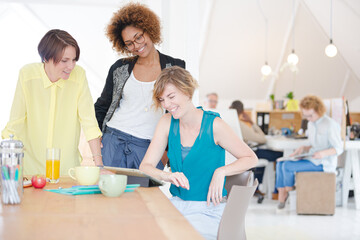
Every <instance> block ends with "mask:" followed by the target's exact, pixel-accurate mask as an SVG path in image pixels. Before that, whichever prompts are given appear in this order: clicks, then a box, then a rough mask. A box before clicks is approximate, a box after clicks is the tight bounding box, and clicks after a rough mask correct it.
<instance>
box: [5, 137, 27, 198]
mask: <svg viewBox="0 0 360 240" xmlns="http://www.w3.org/2000/svg"><path fill="white" fill-rule="evenodd" d="M23 157H24V152H23V144H22V142H21V141H18V140H14V139H12V136H10V139H6V140H3V141H2V142H1V144H0V172H1V202H2V204H20V203H21V200H22V197H23V192H24V190H23Z"/></svg>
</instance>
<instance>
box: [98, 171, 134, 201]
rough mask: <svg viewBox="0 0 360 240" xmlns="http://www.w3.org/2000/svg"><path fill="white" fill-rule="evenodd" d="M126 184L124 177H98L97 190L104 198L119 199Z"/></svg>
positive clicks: (114, 175) (106, 175) (115, 175)
mask: <svg viewBox="0 0 360 240" xmlns="http://www.w3.org/2000/svg"><path fill="white" fill-rule="evenodd" d="M126 184H127V176H126V175H118V174H112V175H108V174H103V175H100V180H99V188H100V191H101V193H102V194H103V195H105V196H106V197H119V196H120V195H121V194H122V193H123V192H124V191H125V188H126Z"/></svg>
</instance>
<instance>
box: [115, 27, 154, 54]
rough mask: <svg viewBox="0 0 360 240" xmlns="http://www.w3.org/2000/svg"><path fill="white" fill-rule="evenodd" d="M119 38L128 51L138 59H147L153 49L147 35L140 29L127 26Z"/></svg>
mask: <svg viewBox="0 0 360 240" xmlns="http://www.w3.org/2000/svg"><path fill="white" fill-rule="evenodd" d="M121 36H122V38H123V41H124V43H125V46H126V47H127V49H128V51H130V52H131V53H132V54H134V55H137V56H139V57H147V56H148V55H149V53H150V52H151V51H152V50H153V48H154V44H153V42H152V41H151V39H150V37H149V35H148V34H147V33H146V32H144V31H143V30H142V29H140V28H136V27H133V26H127V27H126V28H124V30H122V32H121Z"/></svg>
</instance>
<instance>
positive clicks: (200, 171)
mask: <svg viewBox="0 0 360 240" xmlns="http://www.w3.org/2000/svg"><path fill="white" fill-rule="evenodd" d="M201 110H202V108H201ZM219 116H220V115H219V114H218V113H215V112H211V111H203V117H202V121H201V127H200V132H199V135H198V136H197V138H196V140H195V142H194V145H193V146H192V147H191V150H190V152H189V153H188V154H187V156H186V157H185V159H184V161H183V160H182V152H181V140H180V125H179V119H174V118H173V117H171V125H170V130H169V142H168V146H169V148H168V154H167V155H168V157H169V159H170V167H171V171H172V172H182V173H184V175H185V176H186V177H187V179H188V180H189V184H190V190H187V189H185V188H182V187H176V186H175V185H174V184H171V186H170V192H171V194H172V195H173V196H177V197H179V198H181V199H182V200H190V201H206V200H207V194H208V191H209V186H210V182H211V179H212V176H213V173H214V171H215V170H216V169H217V168H219V167H222V166H224V165H225V150H224V149H223V148H222V147H220V146H219V145H216V144H215V142H214V134H213V123H214V119H215V118H216V117H219ZM224 186H225V182H224ZM226 195H227V192H226V190H225V187H224V188H223V196H226Z"/></svg>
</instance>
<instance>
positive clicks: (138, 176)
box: [104, 166, 163, 187]
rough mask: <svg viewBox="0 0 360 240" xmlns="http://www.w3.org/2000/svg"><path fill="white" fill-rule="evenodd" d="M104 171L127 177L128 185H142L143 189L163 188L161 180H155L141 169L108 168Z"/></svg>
mask: <svg viewBox="0 0 360 240" xmlns="http://www.w3.org/2000/svg"><path fill="white" fill-rule="evenodd" d="M104 169H106V170H108V171H111V172H113V173H116V174H121V175H127V176H128V182H127V183H128V184H140V186H141V187H156V186H162V185H163V182H162V181H161V180H159V179H156V178H153V177H151V176H149V175H147V174H145V173H144V172H142V171H140V170H139V169H133V168H119V167H107V166H105V167H104Z"/></svg>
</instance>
